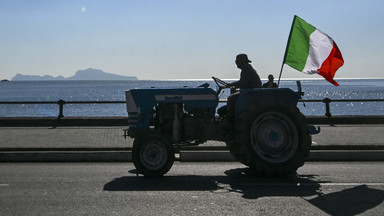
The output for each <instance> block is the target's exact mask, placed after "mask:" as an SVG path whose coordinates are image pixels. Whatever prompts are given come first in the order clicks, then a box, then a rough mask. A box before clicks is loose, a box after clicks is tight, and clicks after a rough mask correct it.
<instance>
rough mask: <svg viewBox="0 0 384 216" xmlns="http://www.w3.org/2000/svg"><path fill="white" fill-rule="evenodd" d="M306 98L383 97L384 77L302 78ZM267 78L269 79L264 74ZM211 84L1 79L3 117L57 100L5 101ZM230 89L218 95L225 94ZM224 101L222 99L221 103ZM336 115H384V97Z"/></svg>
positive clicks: (102, 110) (112, 108)
mask: <svg viewBox="0 0 384 216" xmlns="http://www.w3.org/2000/svg"><path fill="white" fill-rule="evenodd" d="M300 81H301V85H302V90H303V92H304V96H303V99H304V100H323V99H324V98H330V99H356V100H366V99H373V100H383V99H384V79H338V80H337V81H338V83H339V84H340V86H333V85H332V84H330V83H328V82H327V81H325V80H321V79H315V80H300ZM264 82H265V80H264ZM205 83H208V84H210V88H212V89H214V90H216V89H217V87H216V84H215V82H214V81H213V80H134V81H9V82H0V117H55V116H58V113H59V106H58V105H56V104H1V102H57V101H58V100H64V101H67V102H74V101H125V91H126V90H129V89H140V88H159V89H164V88H195V87H198V86H200V85H202V84H205ZM280 88H290V89H292V90H294V91H297V85H296V80H282V81H281V82H280ZM228 96H229V91H228V90H226V91H224V93H223V94H221V95H220V98H221V99H226V98H227V97H228ZM223 105H224V103H220V105H219V107H220V106H223ZM298 107H299V109H300V111H301V112H302V113H303V114H304V115H317V116H321V115H325V112H326V110H325V105H324V103H322V102H305V103H303V102H300V103H299V104H298ZM330 110H331V114H332V115H334V116H335V115H384V101H376V102H367V101H353V102H332V103H331V104H330ZM63 114H64V116H66V117H69V116H73V117H76V116H92V117H97V116H106V117H108V116H109V117H113V116H119V117H120V116H123V117H124V116H127V115H128V114H127V111H126V105H125V104H124V103H114V104H98V103H92V104H66V105H64V112H63Z"/></svg>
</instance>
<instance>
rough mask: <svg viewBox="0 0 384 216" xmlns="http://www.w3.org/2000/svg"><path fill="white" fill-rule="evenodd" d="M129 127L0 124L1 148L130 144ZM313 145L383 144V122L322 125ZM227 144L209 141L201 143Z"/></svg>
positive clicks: (203, 145) (106, 146) (120, 146)
mask: <svg viewBox="0 0 384 216" xmlns="http://www.w3.org/2000/svg"><path fill="white" fill-rule="evenodd" d="M125 128H126V127H121V126H120V127H57V128H48V127H0V149H6V148H22V149H28V148H127V147H132V144H133V139H131V138H129V137H128V138H127V139H124V137H123V134H124V133H123V130H124V129H125ZM312 141H313V143H312V146H313V147H316V146H319V147H321V146H352V147H353V146H383V147H384V125H343V126H334V127H332V126H321V132H320V134H317V135H313V136H312ZM199 146H200V147H205V146H207V147H208V146H223V147H224V146H225V143H223V142H217V141H208V142H207V143H204V144H201V145H199Z"/></svg>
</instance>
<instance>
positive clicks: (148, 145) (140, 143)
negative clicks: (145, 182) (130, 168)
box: [132, 132, 175, 177]
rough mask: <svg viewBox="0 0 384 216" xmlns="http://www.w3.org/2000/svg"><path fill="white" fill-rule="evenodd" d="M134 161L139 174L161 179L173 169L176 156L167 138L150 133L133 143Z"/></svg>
mask: <svg viewBox="0 0 384 216" xmlns="http://www.w3.org/2000/svg"><path fill="white" fill-rule="evenodd" d="M132 159H133V164H134V165H135V167H136V169H137V171H138V173H141V174H143V175H144V176H145V177H161V176H163V175H164V174H165V173H167V172H168V171H169V170H170V169H171V167H172V165H173V162H174V160H175V154H174V150H173V146H172V145H171V144H170V143H169V141H168V140H167V139H166V138H165V137H163V136H162V135H160V134H156V133H154V132H149V134H145V135H142V136H140V137H137V138H136V139H135V141H134V142H133V150H132Z"/></svg>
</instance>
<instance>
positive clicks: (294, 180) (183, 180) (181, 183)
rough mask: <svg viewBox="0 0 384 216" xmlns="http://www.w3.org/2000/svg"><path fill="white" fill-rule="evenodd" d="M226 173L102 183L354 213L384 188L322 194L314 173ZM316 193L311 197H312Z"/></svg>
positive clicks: (377, 200)
mask: <svg viewBox="0 0 384 216" xmlns="http://www.w3.org/2000/svg"><path fill="white" fill-rule="evenodd" d="M225 174H226V176H197V175H186V176H164V177H162V178H145V177H143V176H124V177H120V178H116V179H114V180H112V181H111V182H108V183H107V184H105V185H104V190H105V191H210V192H211V193H238V194H241V196H242V197H243V198H245V199H258V198H260V197H277V196H290V197H301V198H303V199H304V200H306V201H308V202H309V203H311V204H312V205H314V206H316V207H317V208H319V209H321V210H322V211H324V212H326V213H328V214H331V215H355V214H359V213H362V212H365V211H367V210H369V209H372V208H374V207H375V206H378V205H380V204H381V203H382V202H383V200H384V191H382V190H378V189H372V188H368V187H367V186H366V185H361V186H356V187H353V188H348V189H345V190H342V191H338V192H334V193H328V194H325V193H323V192H322V187H321V184H322V183H330V182H322V181H318V180H316V177H317V176H314V175H293V176H290V177H287V178H260V177H258V176H256V175H254V174H253V172H252V170H251V169H249V168H239V169H232V170H227V171H226V172H225ZM313 196H315V197H314V198H312V197H313Z"/></svg>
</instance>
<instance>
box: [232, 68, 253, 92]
mask: <svg viewBox="0 0 384 216" xmlns="http://www.w3.org/2000/svg"><path fill="white" fill-rule="evenodd" d="M249 79H251V76H250V74H249V73H246V71H242V72H241V74H240V80H239V81H236V82H233V83H230V84H229V86H233V87H235V88H242V87H243V86H246V85H247V82H248V80H249Z"/></svg>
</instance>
